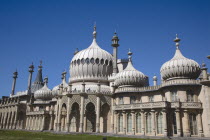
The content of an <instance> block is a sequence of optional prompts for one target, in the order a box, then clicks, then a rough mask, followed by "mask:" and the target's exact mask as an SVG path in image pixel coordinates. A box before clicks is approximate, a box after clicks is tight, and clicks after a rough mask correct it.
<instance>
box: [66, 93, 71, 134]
mask: <svg viewBox="0 0 210 140" xmlns="http://www.w3.org/2000/svg"><path fill="white" fill-rule="evenodd" d="M66 109H67V111H66V113H67V114H66V132H69V126H70V122H69V121H70V97H68V103H67V108H66Z"/></svg>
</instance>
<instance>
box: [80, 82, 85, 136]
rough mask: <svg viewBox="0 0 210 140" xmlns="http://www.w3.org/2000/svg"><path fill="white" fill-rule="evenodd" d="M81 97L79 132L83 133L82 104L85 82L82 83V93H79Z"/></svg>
mask: <svg viewBox="0 0 210 140" xmlns="http://www.w3.org/2000/svg"><path fill="white" fill-rule="evenodd" d="M80 96H81V106H80V127H79V132H82V133H83V132H84V130H83V129H84V102H85V97H84V96H85V82H84V81H83V83H82V92H81V93H80Z"/></svg>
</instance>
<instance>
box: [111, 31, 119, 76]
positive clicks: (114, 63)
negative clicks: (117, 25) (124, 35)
mask: <svg viewBox="0 0 210 140" xmlns="http://www.w3.org/2000/svg"><path fill="white" fill-rule="evenodd" d="M118 42H119V39H118V36H117V33H116V32H115V33H114V36H113V38H112V47H113V58H114V60H113V73H115V74H116V73H117V72H118V71H117V48H118V46H119V44H118Z"/></svg>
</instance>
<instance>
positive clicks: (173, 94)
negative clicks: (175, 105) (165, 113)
mask: <svg viewBox="0 0 210 140" xmlns="http://www.w3.org/2000/svg"><path fill="white" fill-rule="evenodd" d="M171 100H172V102H175V101H177V91H175V90H173V91H172V92H171Z"/></svg>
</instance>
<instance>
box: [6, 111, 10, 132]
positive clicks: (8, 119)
mask: <svg viewBox="0 0 210 140" xmlns="http://www.w3.org/2000/svg"><path fill="white" fill-rule="evenodd" d="M9 121H10V113H8V117H7V120H6V122H7V125H6V129H9Z"/></svg>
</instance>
